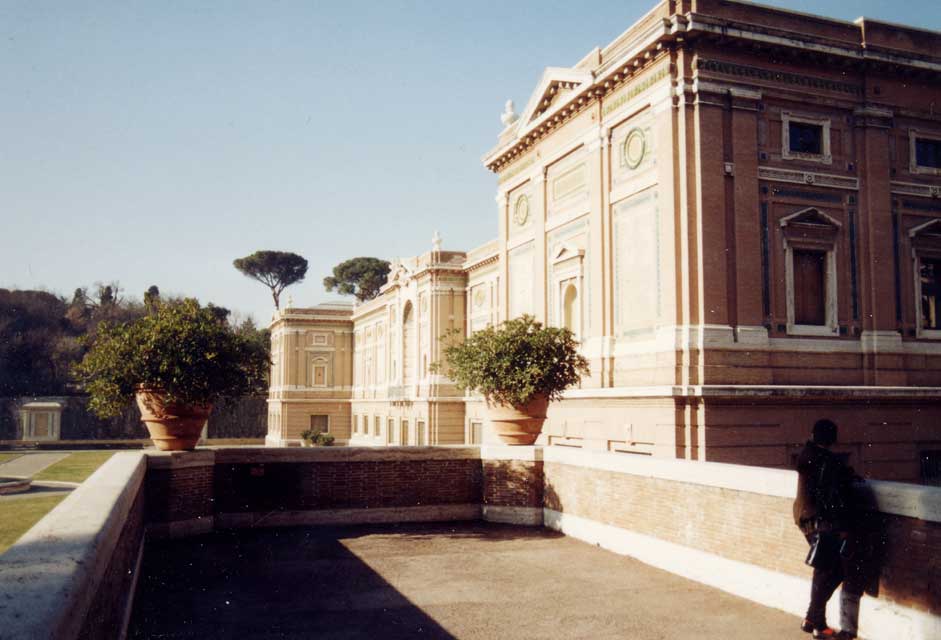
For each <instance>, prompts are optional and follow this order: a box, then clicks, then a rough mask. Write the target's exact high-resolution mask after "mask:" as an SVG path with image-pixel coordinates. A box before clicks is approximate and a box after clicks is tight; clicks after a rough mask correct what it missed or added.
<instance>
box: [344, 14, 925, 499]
mask: <svg viewBox="0 0 941 640" xmlns="http://www.w3.org/2000/svg"><path fill="white" fill-rule="evenodd" d="M939 51H941V35H939V34H936V33H931V32H926V31H921V30H918V29H915V28H909V27H902V26H896V25H889V24H886V23H879V22H876V21H872V20H868V19H861V20H859V21H856V22H853V23H849V22H841V21H835V20H829V19H826V18H820V17H816V16H808V15H804V14H796V13H793V12H788V11H782V10H777V9H770V8H765V7H760V6H756V5H751V4H746V3H736V2H730V1H724V0H723V1H719V0H669V1H664V2H661V3H660V4H658V5H657V6H656V7H654V8H653V9H652V10H651V11H650V12H649V13H648V14H646V15H645V16H644V17H642V18H641V19H640V20H639V21H638V22H637V23H636V24H635V25H634V26H632V27H631V28H630V29H628V30H627V31H626V32H625V33H624V34H623V35H621V36H620V37H619V38H617V39H616V40H615V41H614V42H612V43H611V44H609V45H608V46H606V47H604V48H599V49H595V50H593V51H591V52H590V53H589V54H588V55H587V56H586V57H585V58H583V59H582V60H581V61H579V62H578V63H577V64H575V65H574V66H573V67H571V68H548V69H546V71H545V73H544V74H543V77H542V78H541V79H540V81H539V84H538V85H537V87H536V88H535V90H534V91H533V93H532V97H531V98H530V100H529V101H528V103H527V105H526V106H525V108H524V109H523V110H522V113H521V114H519V115H516V114H515V113H513V112H512V105H511V104H508V105H507V112H505V113H504V114H503V117H502V120H503V122H504V124H505V125H506V126H505V128H504V129H503V131H502V133H501V134H500V136H499V141H498V144H497V146H496V147H495V148H494V149H493V150H491V151H490V152H488V153H487V154H486V155H485V157H484V159H483V161H484V164H485V166H487V167H488V168H489V169H490V170H491V171H493V172H494V173H495V174H496V175H497V178H498V191H497V198H496V199H497V223H498V229H497V238H496V239H495V240H494V241H492V242H490V243H488V244H486V245H484V246H483V247H481V248H479V249H476V250H474V251H471V252H470V253H468V254H467V255H466V256H464V258H463V263H462V265H461V268H453V269H452V270H450V271H449V272H448V273H449V278H450V280H449V282H448V284H447V285H446V288H447V291H448V293H447V298H446V299H447V300H452V299H453V297H454V295H455V294H454V293H453V292H454V291H457V290H458V289H460V288H461V287H463V289H464V294H463V296H464V298H463V302H462V303H461V304H460V305H458V304H456V303H452V302H449V303H448V304H450V305H451V306H450V307H448V309H451V308H453V309H455V310H457V309H458V308H459V309H460V311H459V312H458V311H454V312H451V311H448V312H447V313H445V311H444V310H442V309H441V308H440V307H441V305H442V304H444V301H443V300H442V301H439V302H438V303H437V305H432V307H431V308H432V309H435V310H436V313H438V316H436V318H437V320H435V319H434V318H433V317H432V315H433V314H432V315H428V316H427V317H425V316H422V315H420V314H418V315H416V316H414V319H411V320H410V319H409V318H407V317H405V316H403V312H404V310H405V306H407V305H409V303H410V304H411V308H412V313H417V311H416V310H417V307H416V305H418V304H420V300H419V298H418V297H417V296H420V295H421V293H420V292H421V291H422V287H423V286H424V287H432V286H433V285H431V284H430V278H431V276H430V273H432V270H431V269H429V270H428V272H429V275H428V276H424V275H419V274H418V273H413V271H415V272H421V273H424V272H422V271H421V269H424V268H425V267H420V266H419V264H418V263H419V262H421V261H422V260H429V258H424V257H423V258H420V259H417V262H416V263H415V264H414V265H412V264H411V263H409V265H408V266H407V267H406V271H408V274H407V275H408V276H409V280H408V284H407V285H405V284H401V283H400V284H398V285H397V284H395V281H394V280H393V282H392V284H390V286H389V287H388V288H387V289H386V291H385V292H384V293H383V295H382V296H381V297H380V298H379V299H378V300H376V301H373V302H371V303H368V304H367V305H364V306H363V307H361V308H357V310H356V311H355V313H354V314H353V322H354V325H355V330H356V332H357V336H358V337H357V340H356V342H355V344H356V346H355V349H356V364H354V370H355V371H357V376H362V379H361V380H360V378H357V380H356V382H354V394H353V395H354V399H353V401H352V402H353V413H354V414H355V415H358V416H360V417H362V416H366V418H367V422H368V421H372V420H375V416H379V418H380V422H381V421H382V420H386V419H387V416H388V417H392V416H393V414H395V417H396V419H399V415H401V419H408V420H409V421H417V420H420V419H423V420H425V422H424V423H423V424H424V425H425V428H426V429H428V430H429V432H428V437H427V440H421V442H426V441H427V442H446V441H447V442H450V441H452V440H450V438H451V437H458V435H459V434H458V431H457V430H456V429H455V427H454V426H453V425H454V423H456V422H457V421H458V420H460V421H462V423H463V437H464V439H465V441H467V442H474V441H476V440H479V439H483V440H484V441H486V440H488V435H487V430H486V428H485V420H484V419H483V412H482V407H481V405H480V402H479V401H478V400H474V399H469V398H468V399H465V401H464V402H463V403H460V402H457V403H455V402H451V401H449V404H448V407H449V412H448V418H447V426H443V425H444V423H442V426H440V427H435V426H432V425H434V424H436V418H435V417H434V416H433V412H432V411H431V406H432V404H433V403H434V402H436V400H435V399H436V398H443V397H448V398H449V399H453V400H457V399H458V397H459V394H458V393H457V392H456V391H455V390H453V389H451V388H450V387H449V385H447V383H446V381H443V380H439V379H434V378H433V377H430V376H428V375H427V374H426V373H425V372H424V366H425V356H427V357H428V361H429V362H432V361H434V360H435V359H436V354H437V353H439V350H438V349H439V348H438V346H437V343H436V341H435V337H436V336H437V335H440V331H439V332H438V333H435V332H433V331H429V327H431V326H434V327H435V328H436V329H443V328H446V327H447V326H452V324H448V323H445V324H441V319H442V318H443V317H444V316H445V315H447V316H448V318H449V322H451V323H453V326H463V328H464V329H465V331H473V330H475V329H477V328H479V327H481V326H485V325H486V324H487V323H491V322H499V321H501V320H503V319H506V318H512V317H517V316H519V315H521V314H524V313H529V314H532V315H534V316H535V317H536V318H537V319H538V320H541V321H543V322H546V323H548V324H552V325H564V326H568V327H569V328H571V329H572V330H573V331H574V332H575V334H576V335H577V336H578V337H579V339H580V340H581V342H582V349H583V351H584V353H585V355H586V356H587V357H588V358H589V360H590V362H591V375H590V377H588V378H586V379H585V380H584V381H583V384H582V387H581V388H580V389H573V390H571V391H570V392H569V393H567V394H566V397H565V399H564V400H563V401H561V402H559V403H555V404H553V405H552V406H551V407H550V412H549V419H548V421H547V425H546V427H545V429H544V433H543V436H542V442H543V443H545V444H558V445H565V446H577V447H584V448H594V449H603V450H611V451H622V452H626V453H631V454H637V455H652V456H658V457H679V458H686V459H694V460H714V461H721V462H738V463H747V464H760V465H767V466H778V467H786V466H788V465H789V464H790V458H791V455H792V454H793V452H794V451H795V448H796V447H797V446H798V445H799V444H800V443H801V442H802V441H803V440H804V438H805V437H806V435H807V431H808V429H809V427H810V425H811V424H812V423H813V422H814V421H815V420H816V419H818V418H820V417H830V418H832V419H834V420H836V421H837V422H838V423H839V424H840V425H841V426H842V427H843V430H842V432H841V435H842V436H843V437H842V440H843V445H842V448H843V451H844V452H845V453H847V454H848V455H849V456H850V459H851V462H852V464H854V465H855V466H856V467H857V468H859V469H860V470H861V471H864V472H866V473H868V474H871V475H875V476H877V477H883V478H890V479H893V478H898V479H916V478H919V477H924V475H925V471H924V469H929V470H930V468H934V467H938V466H939V465H941V462H939V460H938V458H939V456H941V344H939V342H938V341H939V339H941V312H939V311H938V309H937V308H938V307H939V306H941V204H939V202H941V200H939V197H941V115H939V112H938V109H937V105H938V104H941V55H939V53H938V52H939ZM454 255H455V256H457V255H458V254H454ZM461 255H462V254H461ZM454 265H457V258H456V257H455V263H454ZM398 277H399V279H400V282H401V278H402V277H403V276H402V275H399V276H398ZM422 278H425V280H422ZM413 280H414V281H413ZM426 295H429V296H430V295H431V293H426ZM428 299H429V300H431V298H430V297H429V298H428ZM393 308H394V312H393V310H392V309H393ZM465 308H466V314H465ZM429 313H430V312H429ZM393 319H394V320H395V322H394V323H393V324H389V323H392V321H393ZM406 320H407V321H409V322H415V323H416V325H415V329H414V331H417V332H418V333H417V334H416V337H415V338H412V337H411V334H409V340H410V341H411V340H414V341H415V344H416V347H415V349H416V351H415V358H417V359H418V360H417V362H413V361H412V360H409V361H408V362H409V367H414V368H415V369H414V370H415V371H416V372H417V373H416V374H415V376H416V377H415V378H414V379H409V380H408V385H405V386H406V387H407V389H406V391H404V392H403V393H404V396H403V398H407V402H411V403H412V404H411V405H409V406H407V407H406V406H405V405H404V404H403V405H401V406H398V407H396V406H394V405H393V403H392V402H391V399H390V398H388V395H387V396H386V397H385V398H384V397H382V395H383V394H388V393H390V391H391V390H392V389H395V388H396V387H400V386H402V382H403V381H402V379H401V376H402V375H403V373H402V372H397V373H396V374H391V373H390V371H389V370H388V369H387V370H385V371H379V370H378V369H377V368H376V362H377V360H376V358H379V357H380V355H379V354H380V352H382V353H384V354H385V355H383V356H382V357H383V358H384V359H385V360H384V362H386V363H387V364H388V363H391V362H392V356H391V355H390V354H391V352H392V351H395V350H396V349H401V346H400V343H401V341H402V334H401V333H397V334H396V335H395V336H394V337H393V336H391V335H390V334H389V333H388V332H389V331H393V332H402V331H406V330H407V331H412V330H413V329H412V328H410V326H411V325H407V324H406ZM383 323H386V324H385V325H384V324H383ZM422 323H425V324H422ZM370 327H374V328H373V329H372V333H371V334H370V333H369V331H370ZM379 330H384V331H386V334H385V336H382V337H380V336H378V334H377V332H378V331H379ZM389 340H392V341H393V342H388V341H389ZM422 340H424V341H425V342H422ZM384 341H385V342H384ZM389 344H393V347H391V348H390V347H389V346H388V345H389ZM409 344H411V342H409ZM360 345H362V346H363V348H364V349H365V351H363V352H362V353H360ZM383 345H385V346H383ZM382 349H385V351H382ZM390 349H391V351H390ZM396 353H400V351H398V352H396ZM405 355H406V356H408V355H409V354H405ZM409 357H410V356H409ZM397 362H398V363H399V364H401V363H402V362H403V361H402V360H398V361H397ZM383 375H385V376H389V375H392V376H393V378H382V376H383ZM396 375H397V376H398V377H394V376H396ZM370 376H372V377H370ZM376 376H378V377H376ZM392 379H394V380H395V384H392V383H391V382H389V381H390V380H392ZM442 390H446V392H445V391H442ZM413 392H414V393H413ZM423 394H424V395H423ZM403 401H405V400H403ZM395 409H397V410H398V411H399V413H397V414H396V413H395ZM410 428H413V427H411V422H410ZM383 433H386V434H387V433H388V432H384V430H383V425H382V424H380V429H379V434H378V435H376V434H374V433H373V431H372V428H371V423H370V429H369V432H368V434H367V433H366V432H365V431H363V432H362V434H359V433H357V432H354V434H353V439H354V441H356V442H363V443H365V442H373V443H382V442H388V441H389V440H388V435H385V436H384V435H383ZM433 433H434V434H438V435H436V436H433V435H431V434H433ZM443 434H447V438H448V439H446V438H444V437H443ZM393 441H395V438H393ZM398 441H402V440H401V438H400V439H399V440H398ZM408 441H410V442H418V441H419V440H418V438H415V439H414V440H408ZM932 465H934V467H932ZM926 479H928V480H929V481H930V480H931V478H926Z"/></svg>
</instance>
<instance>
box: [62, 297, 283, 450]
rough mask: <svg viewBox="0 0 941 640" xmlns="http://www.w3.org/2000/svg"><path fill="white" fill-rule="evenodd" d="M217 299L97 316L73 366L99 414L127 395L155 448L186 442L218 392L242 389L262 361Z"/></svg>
mask: <svg viewBox="0 0 941 640" xmlns="http://www.w3.org/2000/svg"><path fill="white" fill-rule="evenodd" d="M225 315H226V314H225V312H224V311H223V312H222V313H220V309H219V308H217V307H212V306H211V305H210V306H208V307H201V306H200V305H199V303H198V302H197V301H196V300H192V299H187V300H184V301H182V302H174V303H164V304H161V305H159V306H158V307H157V308H156V309H155V310H154V311H153V312H152V313H151V314H150V315H147V316H144V317H143V318H140V319H138V320H136V321H134V322H131V323H124V324H109V323H102V324H101V325H99V327H98V331H97V335H96V336H95V338H94V341H93V342H92V344H91V348H90V349H89V351H88V353H87V354H85V357H84V359H83V360H82V361H81V362H80V363H79V364H78V366H77V367H76V370H75V371H76V374H77V377H78V378H79V380H80V381H82V382H83V383H84V385H85V390H86V391H87V392H88V394H89V396H90V400H89V407H90V408H91V409H92V410H93V411H94V412H95V413H96V414H97V415H99V416H100V417H103V418H107V417H112V416H115V415H118V414H120V413H121V411H122V410H123V409H124V407H125V406H126V404H127V402H128V400H130V398H132V397H136V398H137V405H138V407H140V410H141V419H142V420H143V422H144V423H145V424H146V425H147V429H148V431H149V432H150V437H151V439H152V440H153V442H154V444H155V445H156V447H157V448H158V449H162V450H182V449H193V448H194V447H195V446H196V443H197V442H198V441H199V435H200V432H201V431H202V428H203V425H204V424H205V423H206V420H207V419H208V418H209V413H210V411H211V410H212V403H213V401H214V400H215V399H216V398H218V397H220V396H238V395H242V394H244V393H247V392H248V391H249V390H250V389H251V388H252V386H253V384H255V383H256V381H257V380H258V379H260V378H261V377H263V376H264V374H265V371H266V369H267V367H268V366H269V360H268V354H267V352H266V351H265V350H264V349H263V347H262V346H261V345H259V344H258V343H257V342H252V341H251V340H249V339H248V338H246V337H244V336H241V335H239V334H237V333H236V332H235V331H233V330H232V328H231V327H230V326H229V325H228V323H227V322H226V320H225Z"/></svg>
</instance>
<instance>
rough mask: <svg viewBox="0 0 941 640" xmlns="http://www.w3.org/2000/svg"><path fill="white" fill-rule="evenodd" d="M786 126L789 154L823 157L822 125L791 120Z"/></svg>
mask: <svg viewBox="0 0 941 640" xmlns="http://www.w3.org/2000/svg"><path fill="white" fill-rule="evenodd" d="M787 126H788V139H789V142H790V144H789V146H790V151H791V152H793V153H808V154H812V155H818V156H819V155H823V126H822V125H819V124H810V123H808V122H795V121H793V120H792V121H789V122H788V124H787Z"/></svg>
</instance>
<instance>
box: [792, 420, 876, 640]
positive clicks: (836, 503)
mask: <svg viewBox="0 0 941 640" xmlns="http://www.w3.org/2000/svg"><path fill="white" fill-rule="evenodd" d="M836 441H837V426H836V423H834V422H833V421H832V420H826V419H824V420H818V421H817V422H816V423H815V424H814V427H813V434H812V436H811V440H810V441H809V442H807V444H806V445H805V446H804V448H803V449H802V450H801V452H800V454H799V455H798V457H797V473H798V481H797V498H796V499H795V500H794V522H795V524H797V526H798V527H799V528H800V530H801V532H802V533H803V534H804V536H805V537H806V538H807V542H808V543H809V544H810V545H811V552H810V553H809V554H808V558H807V563H808V564H810V565H812V566H813V568H814V574H813V580H812V582H811V589H810V605H809V606H808V608H807V616H806V617H805V619H804V621H803V623H802V625H801V629H802V630H803V631H806V632H808V633H813V637H814V638H838V639H840V640H848V639H850V638H855V637H856V634H857V625H858V620H859V600H860V597H861V595H862V590H861V589H857V588H856V587H855V585H854V584H852V582H854V581H853V580H849V579H847V578H848V577H850V574H852V573H853V565H852V563H851V562H850V560H851V556H852V553H851V550H852V546H853V542H854V541H853V536H852V534H853V531H854V529H855V520H856V515H855V510H854V508H853V506H852V495H851V489H852V483H853V481H854V480H856V479H858V476H856V474H855V473H854V472H853V469H852V467H850V466H849V465H847V464H846V463H845V462H843V460H842V459H841V458H840V457H838V456H837V455H836V454H834V453H833V452H832V451H831V450H830V448H831V447H832V446H833V445H834V444H835V443H836ZM845 579H846V583H844V585H843V591H842V595H841V598H840V626H841V630H840V632H839V633H837V632H836V631H835V630H833V629H831V628H830V627H829V626H828V625H827V617H826V616H827V614H826V608H827V602H828V601H829V600H830V597H831V596H832V595H833V592H834V591H836V588H837V587H838V586H840V583H842V582H844V580H845Z"/></svg>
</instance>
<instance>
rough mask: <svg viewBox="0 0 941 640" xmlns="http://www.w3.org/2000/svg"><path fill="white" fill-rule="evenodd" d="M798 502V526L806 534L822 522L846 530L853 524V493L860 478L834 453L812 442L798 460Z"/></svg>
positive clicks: (795, 508) (795, 511) (796, 504)
mask: <svg viewBox="0 0 941 640" xmlns="http://www.w3.org/2000/svg"><path fill="white" fill-rule="evenodd" d="M797 473H798V480H797V498H796V499H795V500H794V522H795V524H797V526H799V527H800V528H801V529H802V530H808V529H811V528H813V526H814V523H815V522H818V521H819V522H821V523H823V524H824V525H825V526H829V527H830V528H832V529H834V530H846V529H847V528H848V527H849V526H850V524H851V520H852V512H853V510H852V504H851V499H852V495H851V490H852V482H853V479H854V478H855V477H856V475H855V473H853V469H852V467H850V466H848V465H846V464H845V463H844V462H843V461H842V460H841V459H840V458H839V457H837V456H836V455H835V454H834V453H833V452H832V451H829V450H828V449H825V448H823V447H821V446H818V445H816V444H814V443H813V442H808V443H807V444H806V445H805V446H804V448H803V450H801V452H800V454H799V455H798V456H797Z"/></svg>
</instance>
